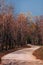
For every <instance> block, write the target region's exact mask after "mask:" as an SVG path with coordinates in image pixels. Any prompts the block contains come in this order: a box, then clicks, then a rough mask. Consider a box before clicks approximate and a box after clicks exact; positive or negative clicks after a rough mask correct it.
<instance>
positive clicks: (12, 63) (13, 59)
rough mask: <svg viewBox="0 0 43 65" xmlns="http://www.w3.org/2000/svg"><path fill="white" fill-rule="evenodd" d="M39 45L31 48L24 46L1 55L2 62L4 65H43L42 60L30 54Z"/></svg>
mask: <svg viewBox="0 0 43 65" xmlns="http://www.w3.org/2000/svg"><path fill="white" fill-rule="evenodd" d="M38 48H39V46H32V47H31V48H25V49H22V50H18V51H15V52H12V53H10V54H7V55H5V56H3V57H2V64H3V65H4V64H5V65H43V62H42V61H41V60H39V59H36V57H35V56H33V55H32V53H33V52H34V50H36V49H38Z"/></svg>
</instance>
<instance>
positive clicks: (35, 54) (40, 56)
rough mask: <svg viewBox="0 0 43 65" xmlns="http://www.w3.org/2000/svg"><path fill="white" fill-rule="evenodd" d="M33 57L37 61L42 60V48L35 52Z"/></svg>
mask: <svg viewBox="0 0 43 65" xmlns="http://www.w3.org/2000/svg"><path fill="white" fill-rule="evenodd" d="M33 55H34V56H36V58H37V59H40V60H43V46H42V47H40V48H39V49H37V50H35V51H34V53H33Z"/></svg>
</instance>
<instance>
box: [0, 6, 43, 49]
mask: <svg viewBox="0 0 43 65" xmlns="http://www.w3.org/2000/svg"><path fill="white" fill-rule="evenodd" d="M7 9H8V10H7V12H5V11H4V12H1V13H0V50H3V49H6V50H8V49H11V48H14V47H17V46H18V47H19V46H24V45H26V44H29V43H30V44H36V45H37V44H42V42H41V41H42V38H41V34H40V27H39V25H40V24H39V22H40V21H39V19H38V17H37V18H36V19H35V18H34V17H32V16H31V14H30V13H29V14H28V16H26V15H24V14H23V13H22V14H19V15H17V16H16V15H15V14H13V9H12V7H9V8H7ZM34 19H35V20H34Z"/></svg>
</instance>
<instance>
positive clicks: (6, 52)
mask: <svg viewBox="0 0 43 65" xmlns="http://www.w3.org/2000/svg"><path fill="white" fill-rule="evenodd" d="M23 48H31V46H23V47H16V48H13V49H10V50H8V51H3V52H0V63H1V57H2V56H4V55H6V54H8V53H11V52H14V51H17V50H20V49H23Z"/></svg>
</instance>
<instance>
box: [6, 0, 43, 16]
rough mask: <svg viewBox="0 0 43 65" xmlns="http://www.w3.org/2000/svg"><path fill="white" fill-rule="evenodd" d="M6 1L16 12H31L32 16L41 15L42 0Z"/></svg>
mask: <svg viewBox="0 0 43 65" xmlns="http://www.w3.org/2000/svg"><path fill="white" fill-rule="evenodd" d="M6 3H7V4H11V5H13V7H14V8H15V13H17V14H19V13H20V12H23V13H27V12H31V13H32V15H33V16H36V15H38V16H39V15H43V0H6Z"/></svg>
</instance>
